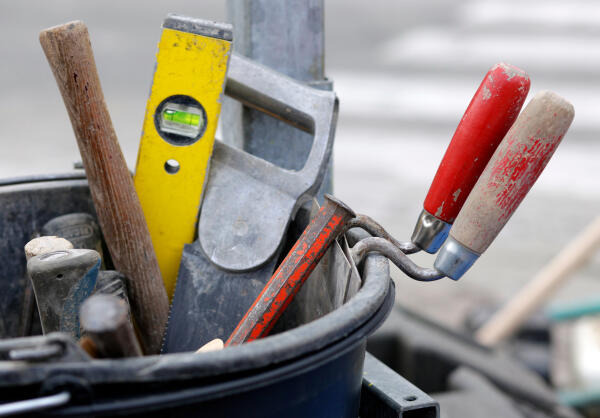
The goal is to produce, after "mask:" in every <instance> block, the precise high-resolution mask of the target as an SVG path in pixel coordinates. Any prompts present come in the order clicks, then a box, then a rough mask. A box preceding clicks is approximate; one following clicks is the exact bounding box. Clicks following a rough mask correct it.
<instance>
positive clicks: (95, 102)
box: [40, 21, 169, 354]
mask: <svg viewBox="0 0 600 418" xmlns="http://www.w3.org/2000/svg"><path fill="white" fill-rule="evenodd" d="M40 43H41V45H42V48H43V49H44V53H45V54H46V58H47V59H48V63H49V64H50V68H51V69H52V72H53V73H54V77H55V79H56V82H57V84H58V87H59V90H60V92H61V95H62V97H63V101H64V103H65V106H66V108H67V112H68V114H69V118H70V119H71V124H72V126H73V131H74V132H75V137H76V138H77V145H78V146H79V151H80V153H81V158H82V160H83V165H84V167H85V171H86V174H87V178H88V184H89V187H90V192H91V195H92V199H93V201H94V207H95V209H96V213H97V215H98V222H99V224H100V228H101V229H102V233H103V234H104V238H105V241H106V246H107V247H108V250H109V252H110V256H111V259H112V261H113V264H114V266H115V268H116V269H117V270H119V271H120V272H122V273H123V274H125V275H126V276H127V277H128V278H129V280H130V283H131V288H130V294H129V297H130V300H131V308H132V314H133V317H134V321H135V323H136V326H137V327H138V330H139V334H140V336H141V344H142V347H143V349H144V352H145V353H146V354H156V353H158V352H159V351H160V345H161V340H162V335H163V332H164V329H165V326H166V323H167V318H168V315H169V300H168V297H167V293H166V291H165V287H164V284H163V282H162V278H161V275H160V269H159V266H158V262H157V260H156V255H155V253H154V249H153V247H152V240H151V238H150V233H149V232H148V226H147V225H146V220H145V219H144V213H143V211H142V207H141V205H140V201H139V199H138V196H137V194H136V191H135V188H134V185H133V180H132V178H131V175H130V173H129V170H128V168H127V164H126V162H125V158H124V157H123V153H122V152H121V148H120V147H119V143H118V141H117V136H116V134H115V131H114V128H113V125H112V121H111V119H110V115H109V113H108V109H107V108H106V103H105V101H104V95H103V93H102V88H101V86H100V80H99V78H98V72H97V70H96V64H95V62H94V55H93V52H92V47H91V44H90V40H89V35H88V31H87V28H86V26H85V25H84V24H83V23H82V22H79V21H77V22H71V23H66V24H64V25H60V26H56V27H53V28H50V29H46V30H44V31H42V32H41V33H40Z"/></svg>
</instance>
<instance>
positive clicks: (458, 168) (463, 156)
mask: <svg viewBox="0 0 600 418" xmlns="http://www.w3.org/2000/svg"><path fill="white" fill-rule="evenodd" d="M529 84H530V82H529V77H528V76H527V73H525V71H523V70H521V69H519V68H517V67H514V66H512V65H509V64H504V63H500V64H496V65H495V66H494V67H492V68H491V69H490V70H489V71H488V73H487V74H486V75H485V77H484V78H483V81H482V82H481V84H480V85H479V88H478V89H477V91H476V92H475V95H474V96H473V99H472V100H471V103H470V104H469V107H467V110H466V111H465V114H464V115H463V117H462V119H461V121H460V123H459V124H458V127H457V128H456V131H455V133H454V136H453V137H452V140H451V141H450V145H449V146H448V149H447V150H446V154H445V155H444V158H443V159H442V162H441V163H440V166H439V168H438V171H437V173H436V175H435V178H434V179H433V182H432V184H431V187H430V188H429V192H428V193H427V197H426V198H425V203H424V205H423V206H424V208H425V210H426V211H427V212H429V213H430V214H432V215H433V216H435V217H436V218H438V219H441V220H442V221H444V222H447V223H453V222H454V220H455V219H456V216H457V215H458V213H459V211H460V209H461V208H462V206H463V204H464V202H465V201H466V199H467V196H468V195H469V193H470V192H471V190H472V189H473V186H475V183H476V182H477V179H478V178H479V175H480V174H481V172H482V171H483V170H484V168H485V166H486V164H487V162H488V161H489V160H490V158H491V157H492V154H493V153H494V150H495V149H496V148H497V147H498V144H500V141H502V138H504V135H505V134H506V132H507V131H508V129H509V128H510V127H511V126H512V124H513V122H514V121H515V119H516V118H517V116H518V115H519V112H520V111H521V107H522V106H523V103H524V102H525V98H526V97H527V93H528V92H529Z"/></svg>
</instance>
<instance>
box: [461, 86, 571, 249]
mask: <svg viewBox="0 0 600 418" xmlns="http://www.w3.org/2000/svg"><path fill="white" fill-rule="evenodd" d="M573 116H574V111H573V106H572V105H571V104H570V103H569V102H567V101H566V100H564V99H563V98H561V97H560V96H558V95H557V94H555V93H552V92H549V91H544V92H540V93H538V94H537V95H536V96H535V97H534V98H533V99H532V100H531V102H529V104H528V105H527V107H526V108H525V109H524V110H523V112H522V113H521V114H520V115H519V117H518V118H517V120H516V121H515V123H514V125H513V126H512V127H511V128H510V130H509V131H508V133H507V134H506V136H505V137H504V139H503V140H502V142H501V143H500V145H499V146H498V148H497V149H496V151H495V153H494V155H493V156H492V159H491V160H490V161H489V163H488V165H487V166H486V168H485V170H484V171H483V173H482V174H481V177H480V178H479V180H478V181H477V183H476V185H475V187H474V188H473V191H472V192H471V194H470V195H469V197H468V198H467V201H466V202H465V204H464V206H463V208H462V210H461V212H460V213H459V215H458V217H457V218H456V221H455V222H454V225H453V226H452V229H451V231H450V236H451V237H453V238H454V239H455V240H456V241H458V242H459V243H460V244H462V245H463V246H465V247H467V248H468V249H470V250H471V251H473V252H475V253H478V254H481V253H483V252H484V251H485V250H486V249H487V248H488V246H489V245H490V244H491V243H492V241H493V240H494V238H496V236H497V235H498V233H499V232H500V230H501V229H502V228H503V227H504V225H505V224H506V222H507V221H508V220H509V219H510V217H511V216H512V214H513V213H514V211H515V209H517V207H518V206H519V204H520V203H521V201H522V200H523V199H524V198H525V195H527V193H528V192H529V189H531V187H532V186H533V184H534V183H535V181H536V180H537V178H538V177H539V175H540V174H541V173H542V171H543V170H544V167H546V164H547V163H548V161H549V160H550V157H552V154H554V151H555V150H556V147H557V146H558V144H559V143H560V141H561V140H562V138H563V136H564V135H565V133H566V132H567V129H569V126H570V125H571V121H572V120H573Z"/></svg>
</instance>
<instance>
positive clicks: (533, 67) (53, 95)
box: [0, 0, 600, 324]
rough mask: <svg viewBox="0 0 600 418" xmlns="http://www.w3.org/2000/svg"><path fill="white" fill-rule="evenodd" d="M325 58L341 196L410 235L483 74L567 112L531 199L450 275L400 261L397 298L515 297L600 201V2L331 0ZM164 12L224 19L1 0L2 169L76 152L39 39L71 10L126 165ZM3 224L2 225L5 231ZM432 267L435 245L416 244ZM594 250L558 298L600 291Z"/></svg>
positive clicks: (429, 301)
mask: <svg viewBox="0 0 600 418" xmlns="http://www.w3.org/2000/svg"><path fill="white" fill-rule="evenodd" d="M325 4H326V27H325V37H326V68H327V75H328V76H329V77H330V78H331V79H333V81H334V83H335V89H336V92H337V93H338V95H339V97H340V118H339V124H338V130H337V132H338V133H337V138H336V146H335V172H334V184H335V186H334V187H335V193H336V195H337V196H338V197H340V198H341V199H342V200H344V201H346V202H347V203H349V204H350V205H351V206H352V207H353V208H354V209H355V210H356V211H358V212H362V213H368V214H370V215H371V216H373V217H374V218H376V219H377V220H379V221H380V222H381V223H382V224H383V225H385V226H386V227H387V228H389V230H390V231H391V232H392V233H393V234H394V235H395V236H396V237H398V238H400V239H408V238H410V233H411V232H412V228H413V225H414V222H415V220H416V216H417V215H418V213H419V211H420V209H421V206H422V202H423V199H424V197H425V194H426V192H427V189H428V187H429V183H430V181H431V179H432V178H433V175H434V173H435V171H436V169H437V166H438V164H439V161H440V160H441V157H442V155H443V153H444V151H445V147H446V146H447V144H448V142H449V141H450V138H451V137H452V134H453V133H454V129H455V128H456V125H457V124H458V121H459V119H460V117H461V115H462V113H463V112H464V110H465V109H466V107H467V105H468V103H469V101H470V99H471V97H472V95H473V93H474V92H475V90H476V88H477V86H478V85H479V82H480V81H481V79H482V78H483V76H484V74H485V73H486V71H487V70H488V68H489V67H491V66H492V65H493V64H495V63H497V62H500V61H505V62H508V63H511V64H513V65H516V66H518V67H521V68H523V69H524V70H526V71H527V72H528V73H529V75H530V77H531V80H532V83H531V92H530V97H531V96H532V95H533V94H535V93H536V92H538V91H540V90H544V89H549V90H554V91H556V92H557V93H559V94H561V95H562V96H564V97H565V98H567V99H568V100H570V101H571V102H572V103H573V104H574V106H575V112H576V116H575V121H574V123H573V125H572V127H571V130H570V131H569V133H568V135H567V136H566V138H565V140H564V142H563V144H562V145H561V146H560V147H559V149H558V151H557V153H556V155H555V157H554V159H553V160H552V161H551V162H550V164H549V165H548V167H547V169H546V171H545V172H544V173H543V174H542V176H541V178H540V180H539V181H538V183H537V184H536V185H535V186H534V188H533V190H532V192H531V193H530V195H529V197H528V198H527V199H526V200H525V202H524V203H523V204H522V205H521V207H520V208H519V209H518V210H517V212H516V214H515V215H514V216H513V219H512V220H511V221H510V222H509V224H508V226H507V227H506V228H505V229H504V230H503V232H502V233H501V234H500V236H499V237H498V239H497V240H496V242H495V243H494V244H493V245H492V246H491V247H490V249H489V250H488V251H487V252H486V253H485V254H484V256H483V257H482V258H481V260H480V261H479V262H478V263H477V264H476V266H475V267H474V268H473V269H472V270H471V271H470V272H469V273H468V274H467V275H466V276H465V277H464V278H463V279H462V280H461V281H460V282H458V283H454V282H451V281H450V280H449V279H446V280H443V281H440V282H435V283H429V284H428V283H425V284H423V283H416V282H412V281H411V280H409V279H405V278H404V277H403V276H402V274H401V273H399V272H398V271H396V270H394V269H392V270H394V278H395V279H396V282H397V295H398V296H397V301H398V302H399V303H402V304H405V305H408V306H412V307H416V308H417V309H419V310H421V311H424V312H425V313H426V314H427V315H429V316H432V317H434V318H437V319H441V320H443V321H446V322H448V323H451V324H458V321H459V320H460V318H461V316H462V315H463V314H464V313H465V312H466V311H467V310H469V309H470V308H471V307H472V306H473V305H475V304H478V303H481V302H486V301H492V302H493V301H497V302H500V301H503V300H505V299H506V298H508V297H509V296H510V295H512V294H514V293H515V292H516V291H517V290H518V289H519V288H520V287H521V286H522V285H523V284H524V283H525V282H526V281H527V280H528V279H530V278H531V276H532V275H533V274H535V272H536V271H537V270H538V269H540V268H541V267H542V266H543V265H544V263H546V262H547V261H548V260H549V259H550V258H551V257H552V256H553V255H554V254H555V253H556V252H558V250H559V249H560V248H561V247H562V246H563V245H565V244H566V243H567V242H568V241H569V240H570V239H571V238H572V237H573V235H574V234H576V233H577V232H578V231H580V230H581V229H583V228H584V227H585V226H586V225H587V224H588V223H589V222H591V220H592V219H594V217H595V216H597V215H599V214H600V170H599V169H600V142H599V139H600V138H599V133H600V94H599V93H600V83H599V81H600V24H598V22H600V3H597V2H595V1H593V0H573V1H570V2H564V1H555V0H548V1H541V0H539V1H538V0H520V1H517V0H483V1H475V0H452V1H451V0H431V1H427V2H423V1H418V0H371V1H368V2H366V1H360V2H359V1H347V0H325ZM168 12H176V13H180V14H186V15H190V16H194V17H201V18H205V19H212V20H226V11H225V2H224V1H218V0H196V1H184V0H174V1H173V0H171V1H163V2H158V1H142V0H135V1H131V0H130V1H115V0H111V1H87V2H82V1H77V0H55V1H47V0H37V1H33V0H21V1H18V2H8V1H2V2H0V36H1V38H2V40H3V41H2V42H0V56H1V57H2V61H1V62H2V64H1V65H0V92H1V94H0V176H1V177H9V176H17V175H26V174H35V173H50V172H64V171H68V170H70V169H71V167H72V164H73V162H74V161H77V160H79V155H78V150H77V146H76V143H75V139H74V137H73V133H72V130H71V126H70V123H69V120H68V117H67V114H66V111H65V109H64V106H63V103H62V100H61V98H60V95H59V92H58V89H57V88H56V86H55V83H54V79H53V78H52V74H51V72H50V69H49V68H48V65H47V63H46V60H45V58H44V55H43V53H42V50H41V48H40V46H39V43H38V39H37V36H38V32H39V31H40V30H41V29H43V28H46V27H49V26H53V25H56V24H60V23H64V22H66V21H69V20H74V19H80V20H83V21H84V22H85V23H86V24H87V25H88V28H89V31H90V35H91V39H92V45H93V48H94V52H95V56H96V63H97V66H98V70H99V73H100V78H101V81H102V83H103V88H104V93H105V96H106V100H107V102H108V106H109V110H110V112H111V115H112V118H113V122H114V125H115V128H116V131H117V134H118V136H119V140H120V142H121V146H122V148H123V150H124V152H125V155H126V158H127V161H128V163H129V165H130V167H131V168H133V167H134V166H135V159H136V154H137V147H138V143H139V138H140V131H141V126H142V120H143V114H144V109H145V105H146V100H147V97H148V91H149V87H150V83H151V79H152V72H153V66H154V62H155V57H154V54H155V52H156V44H157V42H158V39H159V37H160V32H161V28H160V26H161V23H162V20H163V18H164V17H165V15H166V14H167V13H168ZM0 235H1V231H0ZM416 259H417V261H419V262H421V263H422V264H424V265H431V264H432V263H433V258H432V257H431V256H417V258H416ZM599 272H600V255H599V256H596V257H595V258H594V260H593V261H592V262H591V263H590V264H589V265H587V266H586V267H584V268H583V269H581V270H580V271H579V272H578V273H577V274H576V275H575V277H574V278H573V280H571V282H570V283H569V285H567V286H566V287H565V288H564V289H562V290H561V292H560V293H559V294H558V295H557V296H556V298H555V300H561V301H566V300H582V299H584V298H589V297H593V296H595V295H600V277H599Z"/></svg>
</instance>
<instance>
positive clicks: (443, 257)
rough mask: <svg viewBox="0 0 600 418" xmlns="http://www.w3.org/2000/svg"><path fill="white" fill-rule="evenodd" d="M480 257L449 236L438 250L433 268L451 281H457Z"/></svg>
mask: <svg viewBox="0 0 600 418" xmlns="http://www.w3.org/2000/svg"><path fill="white" fill-rule="evenodd" d="M480 255H481V254H478V253H476V252H475V251H472V250H470V249H469V248H467V247H465V246H464V245H462V244H461V243H460V242H458V241H457V240H455V239H454V238H453V237H452V236H450V237H449V238H448V240H447V241H446V243H445V244H444V246H443V247H442V249H441V250H440V253H439V254H438V256H437V258H436V259H435V263H434V264H433V266H434V267H435V269H436V270H438V271H440V272H442V273H444V274H445V275H446V276H448V277H450V278H451V279H452V280H458V279H460V278H461V277H462V276H463V274H465V273H466V271H467V270H469V268H471V266H472V265H473V263H475V261H476V260H477V259H478V258H479V256H480Z"/></svg>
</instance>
